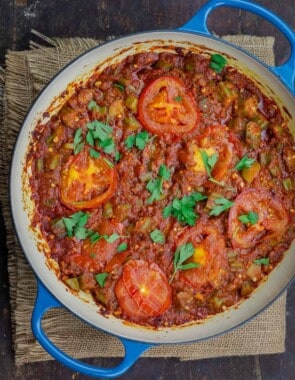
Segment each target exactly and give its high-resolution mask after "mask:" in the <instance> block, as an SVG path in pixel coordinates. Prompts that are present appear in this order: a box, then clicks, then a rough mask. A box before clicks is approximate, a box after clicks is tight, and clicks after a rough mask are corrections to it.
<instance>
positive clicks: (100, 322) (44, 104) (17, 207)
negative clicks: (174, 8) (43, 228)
mask: <svg viewBox="0 0 295 380" xmlns="http://www.w3.org/2000/svg"><path fill="white" fill-rule="evenodd" d="M192 44H195V45H197V46H199V48H200V46H201V50H205V48H203V47H202V46H206V48H208V49H212V50H213V51H215V52H219V53H221V54H226V55H229V56H231V57H233V58H234V60H230V64H232V65H237V66H239V67H241V68H242V69H245V68H247V69H246V70H247V74H248V73H249V70H251V71H252V74H251V76H252V77H253V76H254V77H256V78H257V80H258V81H259V82H262V83H263V84H265V85H266V91H267V92H268V91H269V89H270V93H273V94H275V96H276V100H277V99H280V101H281V103H282V104H284V106H285V107H286V108H287V109H288V111H289V113H291V112H293V115H292V119H293V120H294V119H295V114H294V112H295V111H294V109H295V107H294V103H293V98H292V96H291V95H290V93H289V92H288V91H287V90H286V89H285V88H284V86H283V85H282V84H281V83H280V81H278V80H277V78H276V77H275V76H274V75H273V74H271V73H270V72H269V71H267V70H266V69H265V67H264V66H263V65H261V64H260V63H258V62H256V61H255V60H253V59H252V58H251V57H249V56H248V55H246V54H244V53H243V52H241V51H239V50H237V49H235V48H233V47H231V46H229V45H226V44H224V43H223V42H221V41H218V40H215V39H211V38H208V37H203V36H199V35H196V34H193V33H184V32H178V31H160V32H147V33H142V34H136V35H131V36H128V37H125V38H121V39H118V40H114V41H112V42H110V43H108V44H106V45H103V46H101V47H98V48H96V49H94V50H91V51H90V52H88V53H87V54H85V55H83V56H82V57H80V58H79V59H78V60H76V61H74V62H73V63H72V64H71V65H70V66H68V67H67V68H66V69H65V70H63V71H62V72H61V73H60V74H59V75H58V76H57V77H55V78H54V80H53V81H52V82H51V83H50V85H49V86H48V87H47V88H46V89H45V90H44V91H43V93H42V94H41V95H40V96H39V98H38V99H37V101H36V103H35V104H34V105H33V107H32V108H31V110H30V112H29V114H28V116H27V118H26V120H25V122H24V125H23V128H22V130H21V132H20V135H19V138H18V141H17V145H16V148H15V153H14V157H13V163H12V171H11V188H10V191H11V203H12V212H13V217H14V221H15V226H16V230H17V233H18V236H19V239H20V242H21V245H22V247H23V250H24V252H25V254H26V256H27V259H28V260H29V262H30V264H31V266H32V268H33V269H34V271H35V272H36V274H37V275H38V277H39V279H40V280H41V281H42V282H43V284H44V285H45V286H46V287H47V288H48V289H49V291H50V292H52V293H53V294H54V295H55V296H56V298H57V299H58V300H59V301H60V302H61V303H62V304H64V305H65V306H66V307H67V308H69V309H70V310H71V311H72V312H74V313H75V314H76V315H78V316H79V317H81V318H82V319H84V320H85V321H87V322H88V323H90V324H92V325H93V326H96V327H99V328H101V329H103V330H106V331H108V332H111V333H113V334H116V335H119V336H123V337H127V338H130V339H134V340H141V341H146V342H154V343H177V342H184V341H192V340H197V339H204V338H208V337H210V336H213V335H216V334H220V333H223V332H225V331H227V330H229V329H231V328H233V327H235V326H238V325H240V324H241V323H243V322H245V321H246V320H248V319H249V318H250V317H252V316H253V315H255V314H257V313H258V312H259V311H261V310H262V309H263V308H264V307H266V306H267V305H269V304H270V302H271V301H272V300H274V298H275V297H276V296H277V295H278V294H280V292H281V290H282V289H283V288H284V287H286V285H287V284H288V282H289V281H290V280H291V279H292V277H293V276H294V273H295V244H294V243H293V245H292V247H291V248H290V249H289V251H288V252H287V253H286V255H285V257H284V259H283V261H282V262H281V263H280V264H279V265H278V266H277V267H276V268H275V270H273V271H272V273H271V274H270V276H269V278H268V280H267V281H266V282H265V283H264V284H262V285H261V286H260V287H259V288H258V289H257V290H256V291H255V292H254V293H253V294H252V295H251V297H250V298H249V299H248V300H246V301H244V302H242V303H241V304H240V305H239V306H238V307H234V308H232V309H229V310H227V311H226V312H224V313H221V314H218V315H216V316H214V317H211V318H208V319H206V320H205V321H203V322H202V323H197V324H194V325H190V326H187V327H180V328H179V327H178V328H173V329H161V330H158V331H154V330H150V329H146V328H143V327H138V326H136V327H134V326H131V325H128V324H126V323H124V322H123V321H121V320H119V319H116V318H113V317H109V318H105V317H103V316H101V315H100V314H99V312H98V308H97V306H96V305H95V304H94V303H91V302H90V303H85V301H83V300H81V299H80V298H79V297H77V296H75V295H73V294H72V293H71V292H69V291H68V289H67V288H66V286H65V285H63V283H61V282H60V281H58V280H57V278H56V275H55V273H54V272H53V271H50V270H49V269H48V266H47V265H46V260H45V256H44V255H43V254H42V253H40V251H39V250H38V244H37V242H38V237H37V236H35V235H34V234H33V233H32V230H31V229H30V228H29V226H30V223H31V222H30V217H29V214H30V212H28V207H30V199H29V196H27V195H26V192H23V183H24V182H23V180H24V181H25V187H27V182H26V180H27V177H25V178H23V165H24V162H25V156H26V153H27V148H28V145H29V142H30V134H31V132H32V130H33V129H34V127H35V125H36V123H37V121H38V120H39V119H40V118H41V115H42V113H43V112H44V111H46V110H47V109H48V107H49V106H50V105H51V104H52V102H53V100H54V99H55V98H56V96H57V95H58V94H60V93H61V92H62V91H64V89H65V88H66V87H67V85H68V84H69V83H71V82H73V81H74V80H77V78H82V77H83V78H85V76H86V77H87V73H88V74H89V72H90V71H91V70H93V69H94V68H95V67H96V66H98V65H99V64H100V63H103V62H104V61H105V60H107V59H108V58H109V57H113V56H116V58H115V61H116V60H118V59H123V58H124V57H125V56H127V55H130V54H134V53H137V52H139V51H145V50H148V49H149V48H151V47H153V46H155V45H156V46H161V45H162V46H163V45H173V46H176V45H177V46H181V47H189V48H192ZM119 53H120V54H119ZM111 62H112V63H113V62H114V60H112V61H111ZM109 64H110V61H107V63H106V65H109ZM294 130H295V127H294V125H293V126H292V131H293V134H294ZM24 205H25V207H24Z"/></svg>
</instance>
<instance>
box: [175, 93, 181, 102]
mask: <svg viewBox="0 0 295 380" xmlns="http://www.w3.org/2000/svg"><path fill="white" fill-rule="evenodd" d="M174 100H175V101H176V102H181V101H182V96H179V95H178V96H175V98H174Z"/></svg>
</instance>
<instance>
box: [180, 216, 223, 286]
mask: <svg viewBox="0 0 295 380" xmlns="http://www.w3.org/2000/svg"><path fill="white" fill-rule="evenodd" d="M187 243H191V244H192V245H193V246H194V249H195V252H194V254H193V256H192V257H191V258H189V259H188V262H193V263H196V264H198V265H199V267H197V268H192V269H188V270H181V271H180V272H179V278H180V280H181V281H183V282H185V283H187V284H188V285H190V286H192V287H193V288H194V289H197V290H200V291H201V290H204V289H207V288H209V289H212V288H218V287H219V286H220V284H221V283H222V280H223V279H224V278H225V277H226V273H227V272H226V270H227V267H228V262H227V256H226V245H225V241H224V237H223V235H222V233H221V232H220V231H219V230H218V229H217V228H216V226H215V225H214V224H213V223H212V222H211V221H210V220H208V219H206V218H204V219H203V220H200V221H199V222H198V224H197V225H196V226H195V227H191V228H188V229H186V230H185V231H184V233H183V236H182V237H180V239H179V241H178V243H177V246H178V247H180V246H181V245H183V244H187Z"/></svg>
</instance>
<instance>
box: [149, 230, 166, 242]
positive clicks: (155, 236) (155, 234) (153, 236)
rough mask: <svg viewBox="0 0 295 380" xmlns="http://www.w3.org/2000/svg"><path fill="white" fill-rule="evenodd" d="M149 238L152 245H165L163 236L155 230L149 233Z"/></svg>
mask: <svg viewBox="0 0 295 380" xmlns="http://www.w3.org/2000/svg"><path fill="white" fill-rule="evenodd" d="M150 237H151V239H152V241H153V242H154V243H157V244H165V236H164V234H163V232H162V231H160V230H158V229H156V230H154V231H152V232H151V233H150Z"/></svg>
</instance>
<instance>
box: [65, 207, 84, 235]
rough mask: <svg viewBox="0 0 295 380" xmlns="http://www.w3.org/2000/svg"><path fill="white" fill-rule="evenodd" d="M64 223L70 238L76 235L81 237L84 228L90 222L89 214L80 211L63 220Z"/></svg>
mask: <svg viewBox="0 0 295 380" xmlns="http://www.w3.org/2000/svg"><path fill="white" fill-rule="evenodd" d="M62 221H63V223H64V225H65V227H66V231H67V235H68V236H69V237H72V236H76V233H77V235H78V236H81V234H82V231H83V230H82V228H83V227H84V226H85V224H86V223H87V221H88V214H86V213H85V212H83V211H78V212H76V213H75V214H73V215H71V216H70V217H68V218H65V217H64V218H62ZM78 236H77V237H78ZM78 239H79V237H78Z"/></svg>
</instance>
